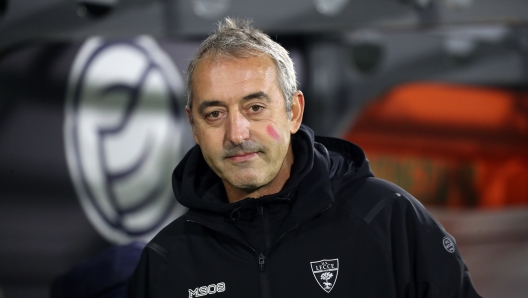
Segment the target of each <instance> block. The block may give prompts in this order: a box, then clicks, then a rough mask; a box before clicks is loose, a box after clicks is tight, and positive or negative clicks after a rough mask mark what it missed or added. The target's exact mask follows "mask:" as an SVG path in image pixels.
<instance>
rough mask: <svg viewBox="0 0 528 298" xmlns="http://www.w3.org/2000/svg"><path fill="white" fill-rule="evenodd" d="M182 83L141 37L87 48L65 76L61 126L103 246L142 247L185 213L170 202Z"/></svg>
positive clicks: (167, 60) (177, 149)
mask: <svg viewBox="0 0 528 298" xmlns="http://www.w3.org/2000/svg"><path fill="white" fill-rule="evenodd" d="M182 94H183V81H182V79H181V77H180V75H179V73H178V71H177V69H176V67H175V66H174V64H173V62H172V60H171V59H170V58H169V57H168V56H167V55H166V54H165V53H164V52H163V51H162V50H161V49H160V48H159V46H158V45H157V43H156V42H155V41H154V40H153V39H152V38H149V37H141V38H138V39H136V40H133V41H104V40H102V39H101V38H91V39H89V40H87V41H86V42H85V43H84V45H83V46H82V47H81V49H80V50H79V53H78V54H77V57H76V59H75V62H74V64H73V67H72V70H71V73H70V82H69V86H68V94H67V99H66V110H65V113H66V119H65V123H64V137H65V147H66V148H65V149H66V155H67V162H68V167H69V170H70V174H71V177H72V180H73V183H74V186H75V190H76V192H77V194H78V197H79V200H80V202H81V205H82V207H83V209H84V211H85V213H86V215H87V217H88V218H89V220H90V222H91V223H92V224H93V225H94V226H95V228H96V229H97V230H98V231H99V232H100V233H101V234H102V235H103V236H104V237H105V238H106V239H107V240H109V241H111V242H114V243H125V242H128V241H130V240H144V241H148V240H150V239H151V238H152V237H153V236H154V235H155V234H156V233H157V232H158V231H159V230H160V229H161V228H162V227H163V226H165V225H166V224H167V223H168V222H169V221H171V220H173V219H174V218H176V217H178V216H179V215H181V214H182V213H183V212H184V211H185V209H184V208H183V207H182V206H180V205H178V204H177V202H176V200H175V199H174V196H173V194H172V188H171V183H170V179H171V173H172V170H173V169H174V167H175V166H176V164H177V163H178V161H179V160H180V158H181V157H182V152H181V151H182V142H183V141H184V140H183V135H184V133H183V131H184V130H186V129H189V128H187V127H184V126H186V121H184V120H185V118H184V117H182V116H183V114H184V113H182V111H183V108H182V107H183V100H182Z"/></svg>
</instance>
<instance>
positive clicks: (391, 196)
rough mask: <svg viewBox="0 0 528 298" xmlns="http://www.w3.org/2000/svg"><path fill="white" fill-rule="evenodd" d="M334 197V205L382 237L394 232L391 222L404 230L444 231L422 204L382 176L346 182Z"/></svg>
mask: <svg viewBox="0 0 528 298" xmlns="http://www.w3.org/2000/svg"><path fill="white" fill-rule="evenodd" d="M335 198H336V205H337V206H338V207H341V208H342V209H343V210H344V211H345V212H348V213H350V214H351V215H353V216H355V217H358V218H360V219H361V220H362V221H364V222H365V223H366V224H368V225H369V226H371V228H372V229H373V230H374V231H376V232H377V233H378V234H381V235H383V236H385V237H386V236H387V235H388V234H390V232H394V231H395V229H394V226H395V225H396V226H398V227H402V228H404V229H412V230H424V231H427V230H430V229H436V230H439V231H441V232H442V233H445V231H444V229H443V227H442V226H441V225H440V224H439V223H438V222H437V221H436V220H435V219H434V218H433V217H432V216H431V215H430V214H429V212H428V211H427V210H426V209H425V207H424V206H423V205H422V203H420V202H419V201H418V200H417V199H416V198H414V197H413V196H412V195H411V194H409V193H408V192H407V191H405V190H404V189H402V188H401V187H399V186H397V185H395V184H393V183H390V182H388V181H385V180H382V179H378V178H374V177H368V178H364V179H362V180H361V181H357V182H354V183H350V184H348V185H347V186H346V187H343V188H341V189H339V191H338V193H336V194H335ZM398 230H399V229H398ZM393 236H394V235H393Z"/></svg>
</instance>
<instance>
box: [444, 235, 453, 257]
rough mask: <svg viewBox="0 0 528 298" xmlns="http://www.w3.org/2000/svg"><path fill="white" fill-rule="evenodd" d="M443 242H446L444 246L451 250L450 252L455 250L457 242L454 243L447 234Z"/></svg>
mask: <svg viewBox="0 0 528 298" xmlns="http://www.w3.org/2000/svg"><path fill="white" fill-rule="evenodd" d="M442 243H443V244H444V248H445V249H446V250H447V251H448V252H450V253H454V252H455V244H454V243H453V241H451V239H450V238H449V237H447V236H445V237H444V238H442Z"/></svg>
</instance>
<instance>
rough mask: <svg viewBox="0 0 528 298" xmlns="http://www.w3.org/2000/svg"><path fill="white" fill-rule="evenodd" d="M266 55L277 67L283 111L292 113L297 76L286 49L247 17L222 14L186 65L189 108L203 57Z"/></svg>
mask: <svg viewBox="0 0 528 298" xmlns="http://www.w3.org/2000/svg"><path fill="white" fill-rule="evenodd" d="M262 54H266V55H268V56H269V57H270V58H271V59H272V60H273V62H274V63H275V67H276V70H277V76H278V81H279V87H280V89H281V91H282V95H283V96H284V100H285V104H286V112H287V114H288V117H291V106H292V97H293V95H294V94H295V92H297V79H296V76H295V69H294V68H293V61H292V60H291V58H290V56H289V54H288V51H286V49H284V48H283V47H282V46H281V45H280V44H278V43H277V42H275V41H273V40H271V38H270V37H269V36H268V35H266V34H265V33H263V32H262V31H260V30H258V29H255V28H253V27H252V26H251V21H249V20H238V19H232V18H229V17H227V18H225V20H224V22H223V23H222V22H219V23H218V30H217V31H216V32H214V33H212V34H211V35H209V37H207V38H206V39H205V40H204V41H203V42H202V44H201V45H200V47H199V48H198V51H197V52H196V55H195V56H194V58H193V59H192V60H191V63H190V64H189V67H188V69H187V106H188V107H189V109H191V110H192V86H193V83H192V77H193V74H194V70H195V68H196V65H197V64H198V63H199V62H200V61H201V60H202V59H204V58H209V57H213V58H215V57H218V56H220V57H229V58H248V57H255V56H260V55H262Z"/></svg>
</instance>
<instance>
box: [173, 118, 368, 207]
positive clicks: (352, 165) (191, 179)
mask: <svg viewBox="0 0 528 298" xmlns="http://www.w3.org/2000/svg"><path fill="white" fill-rule="evenodd" d="M291 140H292V146H293V153H294V163H293V165H292V170H291V173H290V178H289V179H288V181H286V183H285V185H284V187H283V188H282V190H281V191H280V192H279V193H277V194H276V195H275V196H277V197H280V196H287V195H288V194H289V193H292V192H294V191H295V190H296V189H297V188H298V186H299V184H300V183H301V181H303V179H305V178H307V176H312V179H311V180H317V183H324V181H329V182H330V183H331V187H338V186H339V184H340V182H341V181H342V179H343V178H346V181H354V180H356V179H360V178H362V177H370V176H373V175H372V172H371V170H370V166H369V164H368V161H367V159H366V158H365V154H364V152H363V150H361V148H359V147H358V146H357V145H355V144H352V143H350V142H348V141H344V140H341V139H337V138H331V137H315V136H314V133H313V131H312V130H311V129H310V128H309V127H307V126H305V125H301V127H300V129H299V131H298V132H297V133H296V134H294V135H292V139H291ZM313 172H317V173H313ZM321 172H328V174H325V175H324V176H326V177H328V178H327V179H320V178H321V175H322V174H323V173H321ZM323 178H324V177H323ZM305 180H306V179H305ZM313 182H314V183H315V182H316V181H313ZM314 183H312V187H315V185H316V184H317V183H315V184H314ZM303 184H306V183H303ZM172 187H173V190H174V195H175V197H176V199H177V200H178V202H179V203H180V204H182V205H183V206H185V207H187V208H189V209H192V210H195V211H198V210H201V211H205V212H214V213H224V214H227V213H229V212H231V211H232V210H234V209H235V208H238V207H240V206H241V204H244V201H246V200H241V201H238V202H235V203H229V202H228V200H227V194H226V192H225V188H224V185H223V183H222V181H221V179H220V178H219V177H218V176H217V175H216V173H214V172H213V170H211V168H210V167H209V165H208V164H207V163H206V162H205V159H204V158H203V155H202V151H201V149H200V146H198V145H195V146H194V147H193V148H191V150H189V151H188V152H187V154H186V155H185V156H184V158H183V159H182V160H181V161H180V163H179V164H178V166H177V167H176V169H175V170H174V172H173V175H172Z"/></svg>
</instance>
